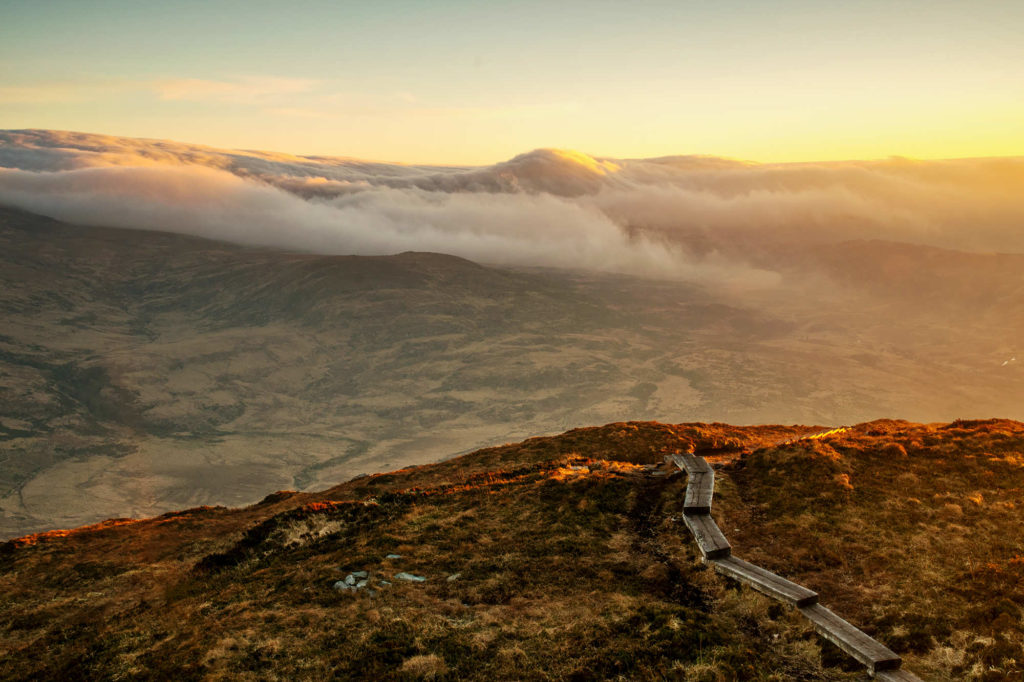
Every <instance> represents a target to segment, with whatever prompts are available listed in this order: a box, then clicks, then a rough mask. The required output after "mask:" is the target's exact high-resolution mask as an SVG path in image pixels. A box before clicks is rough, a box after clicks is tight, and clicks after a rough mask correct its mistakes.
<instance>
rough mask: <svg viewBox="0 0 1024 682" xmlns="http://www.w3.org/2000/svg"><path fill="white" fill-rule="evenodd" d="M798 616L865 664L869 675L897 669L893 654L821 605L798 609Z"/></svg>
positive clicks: (897, 657)
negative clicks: (800, 614)
mask: <svg viewBox="0 0 1024 682" xmlns="http://www.w3.org/2000/svg"><path fill="white" fill-rule="evenodd" d="M800 613H802V614H804V616H805V617H806V618H807V619H808V620H809V621H811V623H812V624H813V625H814V629H815V630H817V631H818V634H820V635H821V636H822V637H824V638H825V639H827V640H828V641H830V642H832V643H833V644H835V645H836V646H837V647H839V648H840V649H842V650H843V651H845V652H846V653H848V654H850V655H851V656H853V657H854V658H856V659H857V660H858V661H860V662H861V663H863V664H864V665H866V666H867V668H868V672H869V673H871V674H872V675H874V674H875V671H876V670H878V671H881V670H897V669H899V667H900V664H901V663H902V660H901V659H900V657H899V656H898V655H897V654H896V653H894V652H893V651H890V650H889V649H888V648H886V647H885V646H883V645H882V644H881V643H879V642H876V641H875V640H873V639H871V638H870V637H868V636H867V635H866V634H864V633H863V632H862V631H860V630H858V629H857V628H855V627H854V626H853V625H851V624H850V623H848V622H846V621H845V620H843V619H842V618H840V617H839V616H837V615H836V614H834V613H832V612H831V611H829V610H828V609H826V608H825V607H824V606H822V605H821V604H813V605H811V606H803V607H801V608H800Z"/></svg>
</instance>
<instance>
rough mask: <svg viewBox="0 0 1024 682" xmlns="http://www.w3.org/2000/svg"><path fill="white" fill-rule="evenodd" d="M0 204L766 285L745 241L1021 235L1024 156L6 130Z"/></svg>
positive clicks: (963, 242)
mask: <svg viewBox="0 0 1024 682" xmlns="http://www.w3.org/2000/svg"><path fill="white" fill-rule="evenodd" d="M0 203H3V204H7V205H11V206H15V207H18V208H22V209H26V210H29V211H34V212H37V213H41V214H44V215H48V216H51V217H54V218H58V219H61V220H65V221H69V222H78V223H92V224H106V225H111V226H121V227H131V228H140V229H158V230H169V231H177V232H186V233H189V234H197V235H202V236H207V237H211V238H216V239H225V240H230V241H236V242H242V243H249V244H263V245H273V246H278V247H284V248H291V249H296V250H306V251H317V252H323V253H338V254H363V255H372V254H390V253H396V252H401V251H435V252H442V253H450V254H454V255H458V256H462V257H465V258H470V259H473V260H477V261H483V262H490V263H504V264H511V265H547V266H559V267H572V268H589V269H598V270H606V271H614V272H626V273H634V274H643V275H647V276H657V277H672V278H681V279H707V278H712V279H715V280H716V281H724V280H730V281H741V282H744V283H751V282H754V283H758V284H763V283H765V282H768V281H771V279H772V277H771V276H770V275H767V274H766V273H764V272H763V271H761V270H760V269H758V268H756V267H753V266H751V265H749V263H748V262H747V259H746V256H745V253H744V249H745V248H746V247H747V246H748V245H751V244H757V243H762V244H763V243H766V242H769V243H773V244H780V243H785V242H791V243H797V242H806V241H819V242H820V241H839V240H847V239H863V238H880V239H888V240H894V241H907V242H913V243H921V244H930V245H935V246H943V247H954V248H961V249H980V250H988V251H1014V252H1024V233H1021V230H1020V225H1022V224H1024V159H1019V158H1006V159H974V160H959V161H909V160H905V159H891V160H884V161H865V162H847V163H827V164H777V165H768V164H751V163H746V162H741V161H734V160H730V159H721V158H715V157H705V156H666V157H660V158H656V159H610V158H600V157H593V156H589V155H587V154H583V153H580V152H575V151H567V150H560V149H537V150H534V151H531V152H527V153H524V154H520V155H518V156H516V157H514V158H512V159H509V160H508V161H503V162H501V163H497V164H494V165H491V166H480V167H458V166H425V165H402V164H394V163H381V162H373V161H362V160H358V159H349V158H342V157H329V156H295V155H290V154H283V153H274V152H259V151H245V150H222V149H214V148H211V147H203V146H200V145H190V144H183V143H178V142H172V141H164V140H140V139H131V138H121V137H111V136H104V135H91V134H85V133H72V132H60V131H47V130H16V131H0Z"/></svg>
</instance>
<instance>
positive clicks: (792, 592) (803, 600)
mask: <svg viewBox="0 0 1024 682" xmlns="http://www.w3.org/2000/svg"><path fill="white" fill-rule="evenodd" d="M712 563H713V564H714V566H715V571H717V572H718V573H721V574H723V575H727V576H729V577H730V578H734V579H736V580H739V581H740V582H742V583H745V584H747V585H750V586H751V587H752V588H754V589H755V590H757V591H758V592H762V593H764V594H767V595H768V596H769V597H773V598H774V599H778V600H779V601H783V602H786V603H787V604H792V605H793V606H810V605H811V604H815V603H817V601H818V593H817V592H812V591H811V590H809V589H807V588H806V587H803V586H802V585H797V584H796V583H794V582H790V581H789V580H786V579H785V578H783V577H782V576H779V575H775V574H774V573H772V572H770V571H766V570H764V569H763V568H761V567H760V566H755V565H754V564H752V563H750V562H748V561H744V560H743V559H739V558H737V557H735V556H729V557H726V558H725V559H716V560H714V561H713V562H712Z"/></svg>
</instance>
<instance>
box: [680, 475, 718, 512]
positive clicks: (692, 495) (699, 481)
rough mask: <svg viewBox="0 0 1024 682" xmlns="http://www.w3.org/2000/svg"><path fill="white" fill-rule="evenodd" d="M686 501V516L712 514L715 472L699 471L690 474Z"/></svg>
mask: <svg viewBox="0 0 1024 682" xmlns="http://www.w3.org/2000/svg"><path fill="white" fill-rule="evenodd" d="M688 476H689V480H688V481H687V482H686V499H685V500H684V501H683V513H684V514H710V513H711V496H712V495H713V494H714V492H715V472H714V471H711V470H710V469H708V471H707V472H704V471H698V472H696V473H692V474H688Z"/></svg>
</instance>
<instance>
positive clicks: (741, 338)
mask: <svg viewBox="0 0 1024 682" xmlns="http://www.w3.org/2000/svg"><path fill="white" fill-rule="evenodd" d="M720 246H721V245H720V244H718V245H716V246H715V248H719V247H720ZM748 246H749V245H748ZM762 246H763V245H762ZM734 248H737V249H740V248H746V246H744V245H743V244H742V243H737V244H736V245H735V246H734ZM755 253H758V254H761V255H759V256H758V257H759V258H763V259H764V260H763V262H762V263H761V264H762V265H764V266H766V267H767V266H768V265H769V264H771V265H773V266H774V267H777V268H778V269H779V271H780V272H781V273H783V274H784V278H783V280H782V281H781V283H780V284H779V286H777V287H770V288H768V289H764V290H748V289H740V290H732V289H730V288H728V287H721V286H712V285H709V284H697V283H683V282H675V281H664V280H645V279H639V278H635V277H625V276H619V275H611V274H600V273H584V272H582V271H565V270H553V269H540V268H531V269H524V268H519V269H510V268H497V267H491V266H484V265H480V264H476V263H473V262H470V261H467V260H464V259H461V258H456V257H453V256H447V255H443V254H432V253H402V254H398V255H393V256H380V257H370V256H364V257H357V256H330V255H316V254H308V253H294V252H287V251H280V250H275V249H255V248H245V247H241V246H237V245H232V244H226V243H223V242H215V241H209V240H205V239H199V238H196V237H189V236H184V235H174V234H167V233H161V232H147V231H140V230H121V229H111V228H102V227H84V226H77V225H68V224H65V223H61V222H58V221H54V220H50V219H46V218H42V217H40V216H37V215H32V214H29V213H24V212H19V211H15V210H11V209H0V311H2V314H3V319H4V325H3V328H2V329H0V404H2V405H3V408H2V410H0V537H13V536H16V535H23V534H25V533H29V532H35V531H41V530H47V529H50V528H55V527H71V526H78V525H82V524H86V523H92V522H96V521H99V520H100V519H103V518H108V517H111V516H134V517H141V516H153V515H156V514H160V513H163V512H166V511H169V510H173V509H179V508H183V507H191V506H197V505H209V504H226V505H242V504H249V503H252V502H254V501H256V500H258V499H260V498H261V497H262V496H263V495H264V494H265V491H266V490H273V489H278V488H293V489H305V490H311V489H317V488H320V489H322V488H324V487H327V486H329V485H331V484H332V483H333V482H336V481H339V480H346V479H348V478H351V477H353V476H355V475H358V474H360V473H374V472H380V471H386V470H391V469H396V468H399V467H402V466H408V465H417V464H423V463H427V462H433V461H437V460H440V459H443V458H445V457H449V456H451V455H453V454H456V453H460V452H468V451H471V450H473V449H476V448H479V447H484V446H487V445H493V444H496V443H501V442H508V441H513V440H518V439H521V438H524V437H527V436H529V435H535V434H550V433H557V432H561V431H564V430H565V429H567V428H570V427H572V426H575V425H578V424H587V423H606V422H611V421H619V420H622V419H626V418H629V419H651V420H660V421H710V420H723V421H728V422H732V423H747V424H750V423H793V422H802V423H825V424H835V423H851V422H857V421H864V420H868V419H873V418H877V417H879V416H884V415H892V414H898V415H900V416H902V417H905V418H909V419H916V420H928V421H931V420H935V419H953V418H958V417H967V416H986V415H991V414H1001V415H1005V416H1009V417H1014V418H1024V413H1021V412H1020V410H1021V405H1022V404H1024V403H1022V401H1021V399H1020V398H1021V396H1024V364H1022V363H1021V362H1016V361H1012V360H1011V359H1012V358H1014V357H1016V356H1017V355H1019V354H1020V352H1021V351H1020V349H1019V346H1018V345H1017V344H1019V340H1020V338H1021V334H1022V333H1024V328H1022V327H1021V325H1022V320H1021V319H1020V318H1019V316H1014V315H1007V314H1006V311H1007V310H1012V309H1016V308H1018V307H1019V302H1020V300H1021V289H1020V287H1021V280H1020V277H1019V274H1018V273H1019V272H1021V271H1022V269H1024V256H1019V255H1017V256H1013V255H984V254H967V253H960V252H955V251H941V250H938V249H932V248H926V247H920V246H913V245H902V246H899V245H893V244H892V243H887V242H862V243H858V244H847V245H840V246H821V245H814V244H803V245H801V244H797V245H790V246H788V247H785V248H784V247H783V246H778V247H777V248H776V249H775V250H774V251H770V252H760V251H757V250H756V249H755V248H754V247H753V246H750V254H749V255H750V257H751V258H753V257H754V255H753V254H755ZM934 273H939V274H934ZM1021 357H1022V358H1024V355H1022V356H1021Z"/></svg>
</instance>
